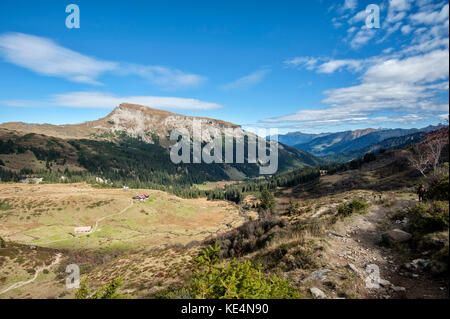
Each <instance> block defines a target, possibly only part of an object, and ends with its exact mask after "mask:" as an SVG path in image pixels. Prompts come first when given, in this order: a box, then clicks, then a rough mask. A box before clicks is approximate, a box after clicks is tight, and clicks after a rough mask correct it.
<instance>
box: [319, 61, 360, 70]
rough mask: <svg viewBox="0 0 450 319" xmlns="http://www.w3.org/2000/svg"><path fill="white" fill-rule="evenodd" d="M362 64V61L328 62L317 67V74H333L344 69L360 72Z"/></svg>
mask: <svg viewBox="0 0 450 319" xmlns="http://www.w3.org/2000/svg"><path fill="white" fill-rule="evenodd" d="M362 63H363V61H362V60H330V61H328V62H325V63H323V64H321V65H320V66H318V67H317V72H319V73H333V72H335V71H336V70H341V69H342V68H345V67H346V68H348V69H350V70H354V71H359V70H361V66H362Z"/></svg>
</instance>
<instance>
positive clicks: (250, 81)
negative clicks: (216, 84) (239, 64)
mask: <svg viewBox="0 0 450 319" xmlns="http://www.w3.org/2000/svg"><path fill="white" fill-rule="evenodd" d="M269 72H270V70H269V69H262V70H258V71H255V72H252V73H250V74H249V75H246V76H243V77H241V78H239V79H237V80H235V81H233V82H230V83H227V84H225V85H223V86H222V89H224V90H233V89H244V88H249V87H251V86H253V85H256V84H258V83H260V82H262V80H264V77H265V76H266V75H267V74H268V73H269Z"/></svg>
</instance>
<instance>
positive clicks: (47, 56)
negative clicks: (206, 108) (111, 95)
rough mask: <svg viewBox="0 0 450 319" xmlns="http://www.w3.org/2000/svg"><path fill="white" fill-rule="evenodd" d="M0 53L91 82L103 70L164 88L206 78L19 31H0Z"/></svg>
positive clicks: (197, 82)
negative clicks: (83, 50) (98, 53)
mask: <svg viewBox="0 0 450 319" xmlns="http://www.w3.org/2000/svg"><path fill="white" fill-rule="evenodd" d="M0 56H2V57H3V58H4V60H5V61H7V62H10V63H13V64H15V65H18V66H21V67H24V68H26V69H28V70H31V71H33V72H36V73H38V74H42V75H46V76H55V77H60V78H64V79H66V80H69V81H72V82H80V83H86V84H92V85H100V84H102V83H101V82H100V81H98V80H97V79H98V78H99V77H100V76H101V75H102V74H104V73H106V72H110V73H114V74H116V75H122V76H126V75H136V76H140V77H142V78H143V79H145V80H146V81H148V82H149V83H151V84H152V85H155V86H157V87H159V88H162V89H165V90H176V89H186V88H192V87H197V86H199V85H201V84H202V83H204V82H205V81H206V77H204V76H201V75H197V74H193V73H186V72H183V71H181V70H178V69H174V68H169V67H165V66H157V65H137V64H131V63H118V62H112V61H104V60H100V59H97V58H94V57H90V56H87V55H83V54H81V53H78V52H75V51H73V50H70V49H67V48H65V47H62V46H60V45H59V44H57V43H56V42H54V41H52V40H50V39H47V38H42V37H37V36H34V35H29V34H23V33H5V34H2V35H0Z"/></svg>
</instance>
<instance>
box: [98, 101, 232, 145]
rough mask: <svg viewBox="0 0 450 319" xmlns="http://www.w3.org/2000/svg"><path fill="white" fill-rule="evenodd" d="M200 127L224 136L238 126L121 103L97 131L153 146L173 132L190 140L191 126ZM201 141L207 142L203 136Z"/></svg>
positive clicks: (207, 136) (207, 139)
mask: <svg viewBox="0 0 450 319" xmlns="http://www.w3.org/2000/svg"><path fill="white" fill-rule="evenodd" d="M194 120H196V122H197V123H200V125H201V127H202V130H205V129H208V130H210V132H211V134H212V135H213V134H214V133H223V132H224V130H225V129H227V128H233V129H239V128H240V126H238V125H235V124H232V123H228V122H224V121H220V120H214V119H209V118H204V117H193V116H185V115H182V114H176V113H171V112H167V111H162V110H156V109H152V108H149V107H146V106H142V105H135V104H126V103H123V104H121V105H120V106H118V107H117V108H115V109H114V110H113V111H112V112H111V113H110V114H109V115H108V116H106V117H105V118H104V119H102V121H101V123H99V125H97V126H95V128H96V129H102V130H108V131H111V132H125V133H126V134H127V135H128V136H132V137H140V138H142V140H143V141H145V142H147V143H153V138H154V136H155V135H156V136H158V138H159V140H160V141H161V140H164V139H167V138H168V136H169V135H170V132H171V131H172V130H174V129H186V130H187V131H188V132H189V134H190V135H191V136H193V122H194ZM203 140H204V141H206V142H208V141H209V140H210V138H209V134H206V136H205V138H203Z"/></svg>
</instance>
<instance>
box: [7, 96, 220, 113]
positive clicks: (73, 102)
mask: <svg viewBox="0 0 450 319" xmlns="http://www.w3.org/2000/svg"><path fill="white" fill-rule="evenodd" d="M125 102H127V103H132V104H140V105H145V106H149V107H152V108H158V109H174V110H178V109H180V110H210V109H217V108H221V107H222V105H220V104H216V103H212V102H205V101H200V100H197V99H190V98H180V97H164V96H125V97H120V96H117V95H113V94H110V93H103V92H70V93H65V94H56V95H53V96H52V97H50V99H49V100H48V101H0V103H2V104H4V105H7V106H43V105H52V106H63V107H75V108H113V107H115V106H117V105H119V104H121V103H125Z"/></svg>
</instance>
